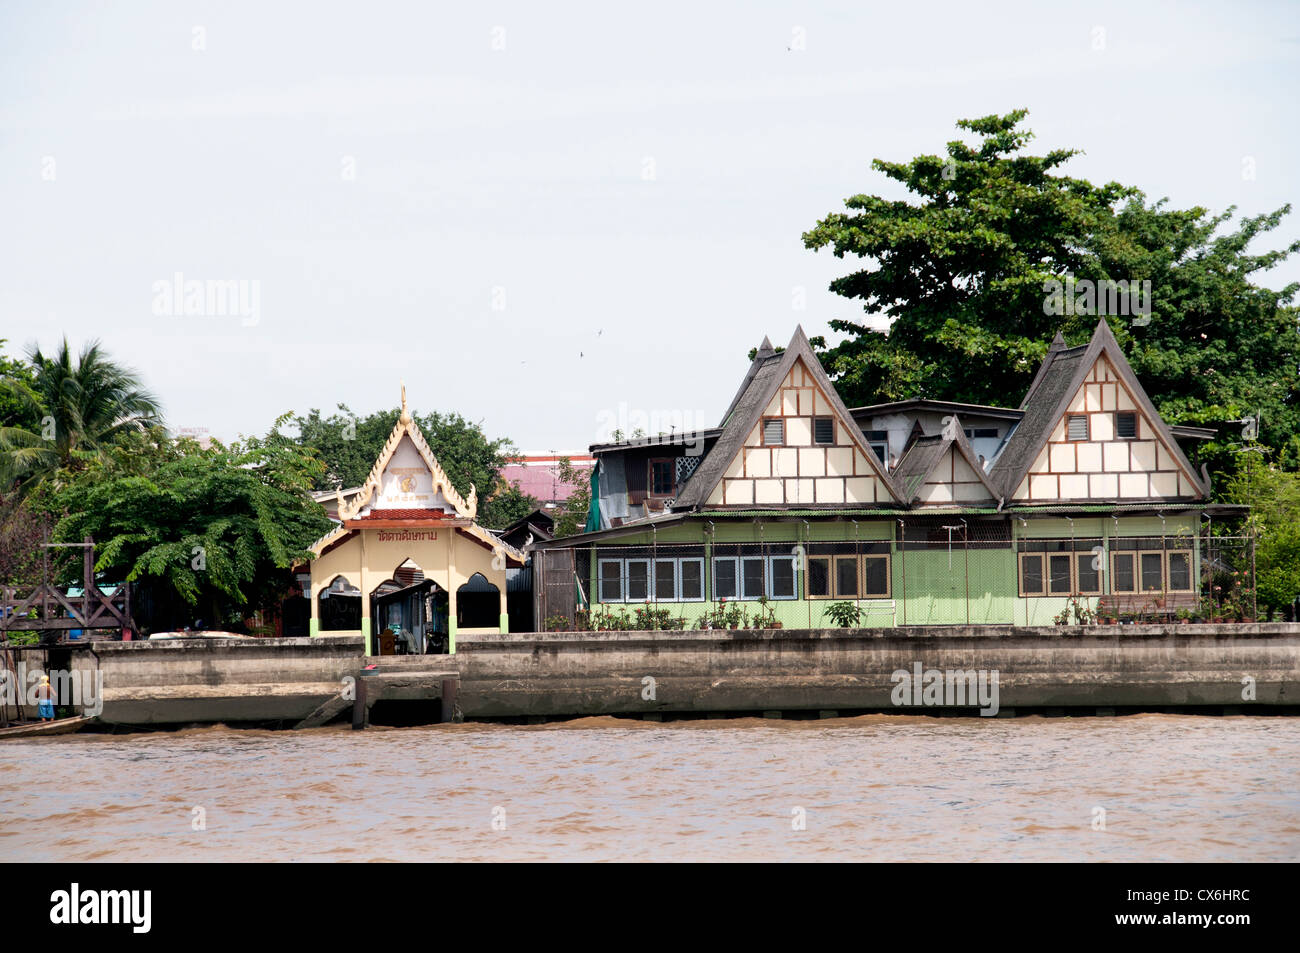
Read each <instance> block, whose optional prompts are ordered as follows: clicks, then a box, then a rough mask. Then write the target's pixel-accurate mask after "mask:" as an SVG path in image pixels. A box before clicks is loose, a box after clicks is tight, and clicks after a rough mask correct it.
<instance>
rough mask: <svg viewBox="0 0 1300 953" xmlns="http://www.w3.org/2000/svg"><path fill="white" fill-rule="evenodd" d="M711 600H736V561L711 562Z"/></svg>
mask: <svg viewBox="0 0 1300 953" xmlns="http://www.w3.org/2000/svg"><path fill="white" fill-rule="evenodd" d="M713 598H714V599H715V600H716V599H734V598H736V561H735V560H734V559H715V560H713Z"/></svg>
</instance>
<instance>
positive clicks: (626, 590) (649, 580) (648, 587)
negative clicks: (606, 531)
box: [623, 556, 655, 603]
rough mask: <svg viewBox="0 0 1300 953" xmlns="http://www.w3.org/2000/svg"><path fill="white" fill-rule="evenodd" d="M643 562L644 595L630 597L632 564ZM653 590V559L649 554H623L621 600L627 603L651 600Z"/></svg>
mask: <svg viewBox="0 0 1300 953" xmlns="http://www.w3.org/2000/svg"><path fill="white" fill-rule="evenodd" d="M633 563H645V596H644V597H643V598H641V599H634V598H632V564H633ZM654 591H655V572H654V560H653V559H651V558H650V557H649V556H625V557H624V558H623V601H624V602H627V603H642V602H653V601H654V600H653V599H652V598H651V596H653V595H654Z"/></svg>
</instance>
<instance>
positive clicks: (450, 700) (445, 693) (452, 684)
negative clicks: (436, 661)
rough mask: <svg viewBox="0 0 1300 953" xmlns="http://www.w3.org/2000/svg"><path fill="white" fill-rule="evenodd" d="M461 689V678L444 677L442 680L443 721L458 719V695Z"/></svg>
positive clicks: (448, 721) (445, 722)
mask: <svg viewBox="0 0 1300 953" xmlns="http://www.w3.org/2000/svg"><path fill="white" fill-rule="evenodd" d="M459 691H460V679H458V678H444V679H443V680H442V716H441V721H442V723H443V724H444V725H445V724H449V723H450V722H454V721H456V696H457V695H458V694H459Z"/></svg>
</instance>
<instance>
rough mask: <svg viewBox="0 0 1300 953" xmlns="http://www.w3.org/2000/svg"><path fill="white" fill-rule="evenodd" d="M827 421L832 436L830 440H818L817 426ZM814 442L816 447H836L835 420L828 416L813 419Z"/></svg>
mask: <svg viewBox="0 0 1300 953" xmlns="http://www.w3.org/2000/svg"><path fill="white" fill-rule="evenodd" d="M821 421H826V422H827V423H829V424H830V425H831V436H830V439H829V440H818V439H817V424H818V423H819V422H821ZM812 438H813V440H812V442H813V446H814V447H833V446H835V418H834V417H829V416H826V415H822V416H816V417H813V419H812Z"/></svg>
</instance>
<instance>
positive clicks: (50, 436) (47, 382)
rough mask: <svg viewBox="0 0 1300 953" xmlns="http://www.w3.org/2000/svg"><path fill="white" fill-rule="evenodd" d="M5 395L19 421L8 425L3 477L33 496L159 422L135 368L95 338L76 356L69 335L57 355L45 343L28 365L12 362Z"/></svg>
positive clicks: (1, 448)
mask: <svg viewBox="0 0 1300 953" xmlns="http://www.w3.org/2000/svg"><path fill="white" fill-rule="evenodd" d="M0 394H3V395H4V399H5V401H6V402H7V403H8V404H10V405H12V406H14V408H15V409H14V411H12V413H13V414H14V416H15V417H16V418H17V420H16V422H14V423H9V421H8V420H6V422H5V425H4V426H3V427H0V481H2V485H3V486H4V487H6V488H7V487H16V489H17V491H18V492H19V493H20V494H26V493H28V492H30V491H31V490H32V489H34V488H35V487H37V486H38V485H39V484H40V483H42V482H44V481H45V480H48V479H50V478H51V477H53V476H54V475H55V474H57V473H59V472H60V471H64V472H67V471H75V470H79V469H81V468H83V467H85V466H86V465H88V464H89V463H90V462H92V461H94V460H97V459H102V458H103V456H104V455H105V454H106V453H107V452H108V451H109V449H110V448H111V447H112V446H113V445H114V443H115V441H116V440H117V439H118V438H119V437H122V436H124V435H126V434H129V433H131V432H138V431H140V430H142V429H143V428H145V427H148V426H150V425H152V424H154V423H157V422H158V418H159V408H158V403H157V401H156V400H155V399H154V397H153V396H152V395H151V394H149V393H148V392H147V391H145V390H144V388H143V386H142V385H141V383H140V379H139V377H138V376H137V375H136V374H135V372H134V371H131V370H129V369H128V368H125V367H123V366H122V365H120V364H118V363H116V362H115V361H113V360H112V359H111V358H110V357H109V356H108V355H107V353H105V352H104V350H103V349H102V348H101V347H100V344H99V342H98V341H91V342H90V343H88V344H87V345H86V346H85V347H83V348H82V349H81V353H80V354H79V355H77V357H76V359H75V360H74V359H73V356H72V350H71V348H70V347H69V346H68V340H67V338H64V339H63V342H62V343H61V344H60V345H59V348H58V350H57V351H56V352H55V354H54V356H53V357H47V356H46V355H45V354H43V353H42V352H41V350H40V348H38V347H32V348H31V349H30V350H29V351H28V365H27V366H26V367H25V368H18V367H6V368H5V373H4V375H3V376H2V377H0Z"/></svg>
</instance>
